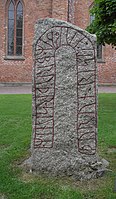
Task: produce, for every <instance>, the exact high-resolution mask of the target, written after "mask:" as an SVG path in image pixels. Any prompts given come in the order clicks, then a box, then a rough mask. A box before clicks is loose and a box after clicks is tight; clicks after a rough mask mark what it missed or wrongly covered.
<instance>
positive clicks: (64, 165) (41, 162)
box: [23, 152, 109, 180]
mask: <svg viewBox="0 0 116 199" xmlns="http://www.w3.org/2000/svg"><path fill="white" fill-rule="evenodd" d="M58 153H59V152H57V153H56V154H55V155H53V154H50V156H48V154H46V157H45V154H44V159H43V158H42V155H40V154H39V153H38V154H37V153H35V154H33V156H32V157H30V158H29V159H27V160H26V161H25V162H24V163H23V167H25V169H26V170H28V171H30V172H34V173H36V174H44V175H46V176H47V177H51V176H52V177H56V176H60V177H65V176H68V177H71V178H73V179H75V180H89V179H94V178H98V177H102V176H103V174H104V172H105V171H106V170H107V169H106V167H107V166H109V163H108V162H107V161H106V160H105V159H101V160H100V158H98V157H95V156H94V157H91V159H90V158H86V157H83V158H82V156H80V157H79V156H78V157H76V156H75V157H74V156H70V155H67V156H65V155H63V154H62V156H60V157H59V156H58Z"/></svg>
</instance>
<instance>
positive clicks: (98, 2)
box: [87, 0, 116, 46]
mask: <svg viewBox="0 0 116 199" xmlns="http://www.w3.org/2000/svg"><path fill="white" fill-rule="evenodd" d="M90 13H91V15H93V16H95V19H94V20H93V22H92V23H91V24H90V25H89V26H88V28H87V30H88V31H89V32H90V33H92V34H96V36H97V41H98V43H100V44H103V45H105V43H107V44H111V45H112V46H116V0H94V6H93V8H92V9H91V11H90Z"/></svg>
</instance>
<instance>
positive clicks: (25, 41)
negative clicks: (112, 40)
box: [0, 0, 116, 84]
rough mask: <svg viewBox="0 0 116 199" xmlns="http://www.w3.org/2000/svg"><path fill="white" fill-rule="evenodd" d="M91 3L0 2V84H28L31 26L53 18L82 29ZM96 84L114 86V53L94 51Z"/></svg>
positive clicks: (79, 0)
mask: <svg viewBox="0 0 116 199" xmlns="http://www.w3.org/2000/svg"><path fill="white" fill-rule="evenodd" d="M92 2H93V0H32V1H29V0H0V84H2V83H3V84H4V83H12V82H14V83H30V82H31V71H32V64H33V60H32V42H33V36H34V24H35V22H36V21H37V19H39V18H46V17H51V18H57V19H62V20H66V21H69V22H71V23H74V24H76V25H77V26H79V27H81V28H83V29H85V28H86V27H87V25H88V24H89V23H90V19H91V17H90V14H89V10H90V8H91V6H92ZM98 76H99V84H116V51H115V50H113V49H112V48H111V47H110V46H107V45H106V46H105V47H102V49H101V47H100V48H99V51H98Z"/></svg>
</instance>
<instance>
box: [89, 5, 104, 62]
mask: <svg viewBox="0 0 116 199" xmlns="http://www.w3.org/2000/svg"><path fill="white" fill-rule="evenodd" d="M93 5H94V2H93V3H92V4H91V6H90V7H89V11H90V10H91V9H92V7H93ZM94 19H95V15H92V14H91V13H90V12H89V24H91V23H92V21H93V20H94ZM101 46H102V48H101V49H100V50H101V57H100V58H99V57H98V55H99V53H98V48H99V47H101ZM96 56H97V62H98V63H104V62H105V61H104V46H103V45H101V44H97V47H96Z"/></svg>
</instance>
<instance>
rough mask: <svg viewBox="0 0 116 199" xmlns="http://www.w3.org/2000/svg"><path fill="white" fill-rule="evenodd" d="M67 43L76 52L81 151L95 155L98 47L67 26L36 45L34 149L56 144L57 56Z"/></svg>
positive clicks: (54, 29)
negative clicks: (96, 50)
mask: <svg viewBox="0 0 116 199" xmlns="http://www.w3.org/2000/svg"><path fill="white" fill-rule="evenodd" d="M64 46H67V47H68V46H69V47H70V48H72V49H73V51H74V52H75V63H76V76H77V80H76V94H75V95H76V102H75V103H76V114H75V118H77V119H76V121H75V123H76V135H77V150H78V152H79V153H82V154H86V155H93V154H95V152H96V128H97V111H96V67H95V49H94V46H93V44H92V42H91V40H90V39H89V38H88V37H87V36H86V34H84V33H83V32H82V31H81V30H77V29H75V28H72V27H69V26H63V25H61V26H53V27H51V28H48V29H47V30H46V31H45V32H44V33H42V35H41V36H40V37H39V39H38V40H37V41H36V44H35V49H34V57H35V63H34V86H33V99H34V105H33V106H34V113H33V117H34V123H33V131H34V133H33V134H34V148H52V147H54V136H55V126H54V122H55V119H54V108H55V107H54V103H55V92H56V78H57V73H56V67H57V65H56V57H55V56H56V52H57V50H58V49H59V48H61V47H64ZM69 83H70V82H69ZM74 128H75V127H74Z"/></svg>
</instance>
